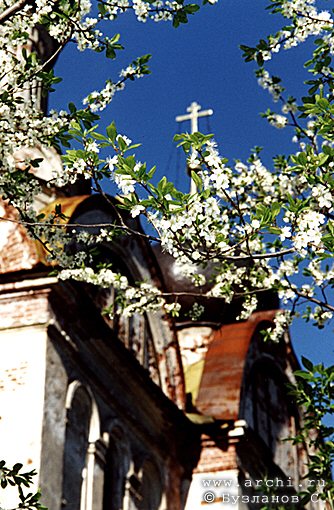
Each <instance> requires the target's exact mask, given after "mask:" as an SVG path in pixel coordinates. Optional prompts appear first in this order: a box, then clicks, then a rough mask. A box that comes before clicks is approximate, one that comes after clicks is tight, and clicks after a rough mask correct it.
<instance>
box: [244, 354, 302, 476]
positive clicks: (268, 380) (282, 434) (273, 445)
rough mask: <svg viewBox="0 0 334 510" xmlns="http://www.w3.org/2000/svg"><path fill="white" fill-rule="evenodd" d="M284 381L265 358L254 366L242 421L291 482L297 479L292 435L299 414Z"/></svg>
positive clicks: (246, 385)
mask: <svg viewBox="0 0 334 510" xmlns="http://www.w3.org/2000/svg"><path fill="white" fill-rule="evenodd" d="M287 382H288V381H287V378H286V377H285V376H284V374H283V373H281V372H280V370H279V369H278V367H277V366H276V365H275V364H274V362H273V361H272V360H270V359H268V358H266V357H264V358H262V359H261V360H259V361H257V362H255V363H254V365H253V366H252V368H251V370H250V372H249V374H248V376H247V378H246V381H245V389H246V391H245V394H244V402H243V409H244V411H243V416H242V417H243V418H245V419H246V421H247V423H248V424H249V425H250V426H251V427H252V428H253V429H254V431H255V432H256V433H257V434H258V435H259V436H260V437H261V439H262V440H263V441H264V442H265V443H266V445H267V446H268V447H269V448H270V450H271V452H272V455H273V460H274V462H275V463H276V464H277V465H279V466H281V467H283V468H284V472H285V473H286V474H287V475H288V476H291V477H292V478H293V479H295V478H298V475H297V472H298V466H297V464H298V462H297V452H296V447H295V446H293V445H292V444H291V442H289V441H286V439H287V438H289V437H292V436H293V435H295V431H296V419H297V415H298V412H297V410H296V409H294V406H293V405H292V403H291V400H290V398H289V395H288V388H287Z"/></svg>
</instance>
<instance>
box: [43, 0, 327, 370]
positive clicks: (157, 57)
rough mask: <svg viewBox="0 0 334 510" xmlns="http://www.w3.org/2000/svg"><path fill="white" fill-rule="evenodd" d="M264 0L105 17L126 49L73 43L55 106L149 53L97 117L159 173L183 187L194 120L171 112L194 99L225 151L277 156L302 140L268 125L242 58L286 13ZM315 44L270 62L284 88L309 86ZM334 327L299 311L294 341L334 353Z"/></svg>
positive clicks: (61, 66)
mask: <svg viewBox="0 0 334 510" xmlns="http://www.w3.org/2000/svg"><path fill="white" fill-rule="evenodd" d="M266 5H267V2H265V1H263V0H257V1H256V2H254V0H221V1H220V2H218V4H216V5H214V6H204V7H203V8H202V9H201V11H200V12H199V13H197V14H195V15H194V16H192V17H190V20H189V23H188V24H187V25H183V26H180V27H179V28H178V29H175V28H173V27H172V26H171V25H170V24H167V23H162V22H161V23H154V22H147V23H139V22H137V21H136V20H135V17H134V16H133V15H132V14H131V13H127V14H126V15H122V16H121V17H120V18H119V19H118V20H116V21H115V22H112V23H110V24H108V25H107V27H108V28H107V33H108V35H110V36H112V35H114V34H115V33H120V34H121V42H122V44H123V46H125V50H123V51H122V52H119V53H118V57H117V59H116V60H114V61H111V60H106V59H104V58H103V56H102V55H96V54H94V53H92V52H84V53H80V52H78V51H77V50H76V49H75V47H74V45H68V46H67V47H66V48H65V50H64V51H63V53H62V55H61V56H60V58H59V60H58V62H57V65H56V69H55V71H56V74H57V75H59V76H62V77H63V81H62V83H60V84H59V85H58V86H57V91H56V92H55V93H54V94H52V95H51V98H50V107H55V108H66V106H67V104H68V102H69V101H73V102H75V103H76V104H77V105H78V106H80V104H81V101H82V98H83V97H84V96H85V95H87V94H88V93H89V92H91V91H92V90H94V89H97V90H99V89H101V88H102V87H103V85H104V80H105V79H107V78H112V79H114V80H116V79H117V76H118V73H119V72H120V70H121V69H122V68H124V67H126V66H127V65H128V64H129V63H130V62H131V61H132V60H134V59H135V58H136V57H138V56H141V55H143V54H147V53H151V54H152V60H151V64H150V68H151V70H152V74H151V75H149V76H147V77H144V78H142V79H140V80H137V81H135V82H131V83H128V85H127V86H126V88H125V90H123V91H121V92H119V93H118V94H117V95H116V96H115V98H114V100H113V102H112V104H111V105H110V107H109V108H108V109H106V110H105V111H104V112H103V119H102V120H101V122H100V126H101V128H102V129H103V126H106V125H107V124H109V123H110V122H111V121H112V120H114V121H115V122H116V125H117V127H118V131H119V132H121V133H124V134H126V135H127V136H128V137H130V138H131V139H132V140H133V141H134V142H136V143H141V144H142V147H141V148H140V149H137V156H138V158H139V159H140V160H141V161H146V162H147V163H148V165H151V166H153V165H157V175H158V176H159V177H162V176H163V175H167V176H168V177H169V179H171V180H173V181H174V182H176V183H177V184H178V185H179V186H181V187H182V188H183V189H185V190H186V189H187V186H188V183H187V177H186V174H185V169H184V168H185V165H184V157H183V155H182V153H181V152H180V151H177V150H176V146H175V143H173V135H174V134H175V133H176V132H179V131H186V130H189V129H190V125H189V123H183V124H182V125H177V123H176V122H175V117H176V116H177V115H180V114H183V113H185V112H186V108H187V106H189V104H190V103H191V102H192V101H197V102H198V103H199V104H200V105H202V107H203V108H204V109H207V108H212V109H213V110H214V115H213V116H212V117H210V119H209V120H207V119H201V120H200V125H199V129H200V130H201V131H203V132H213V133H215V138H216V140H217V141H218V143H219V146H220V151H221V153H222V154H223V155H224V156H226V157H228V158H229V159H230V160H231V161H233V159H242V160H245V159H247V157H248V156H249V153H250V149H251V148H252V147H254V146H256V145H259V146H262V147H264V150H263V153H262V154H263V159H264V161H265V163H266V164H267V165H270V162H271V158H272V156H274V155H276V154H282V153H287V152H289V151H290V152H291V151H293V150H296V147H295V145H294V144H292V142H291V138H292V134H293V133H292V132H291V131H289V130H277V129H275V128H273V127H271V126H269V125H268V124H267V122H266V120H264V119H262V118H261V117H260V115H259V113H260V112H261V111H262V112H263V111H265V110H266V109H267V108H268V107H271V108H272V109H273V110H275V109H276V110H277V112H278V113H279V106H278V105H274V104H273V103H272V101H271V98H270V96H269V95H268V93H267V92H265V91H263V90H262V89H261V88H260V87H259V86H258V85H257V81H256V78H255V77H254V73H253V70H254V66H253V65H252V64H245V63H244V62H243V59H242V55H241V51H240V49H239V45H240V44H249V45H255V44H256V43H257V42H258V39H260V37H263V36H266V35H268V34H269V33H271V32H272V31H274V30H275V29H276V28H277V29H278V28H279V26H280V25H279V23H280V20H279V18H277V16H272V15H270V14H269V13H268V11H266V10H265V7H266ZM310 48H311V44H308V45H306V46H304V47H299V48H296V49H294V50H290V51H288V52H282V53H281V54H279V55H277V56H276V58H275V59H274V61H273V62H272V63H271V64H270V71H271V72H272V73H274V74H275V73H276V74H278V75H279V76H281V77H282V78H283V84H284V85H285V86H286V88H287V91H288V95H293V96H295V97H300V96H301V95H303V90H305V89H303V86H302V85H301V83H302V81H303V79H305V78H306V77H307V72H306V71H305V69H304V68H303V62H304V61H305V60H306V58H307V55H308V50H310ZM332 329H333V327H329V328H328V329H326V330H323V331H322V332H318V331H317V330H316V328H314V327H313V326H311V325H306V326H305V325H303V324H302V322H301V321H299V322H298V323H296V324H295V325H294V326H293V327H292V337H293V344H294V347H295V349H296V351H297V353H298V354H304V355H306V356H308V357H310V358H311V359H312V360H313V361H315V362H320V361H326V362H328V363H334V353H333V346H332V345H331V344H332V337H333V333H332Z"/></svg>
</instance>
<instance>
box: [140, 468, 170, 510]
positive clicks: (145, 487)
mask: <svg viewBox="0 0 334 510" xmlns="http://www.w3.org/2000/svg"><path fill="white" fill-rule="evenodd" d="M139 479H140V487H139V490H138V497H137V498H136V499H137V501H136V507H137V508H138V510H158V509H159V508H160V504H161V499H162V495H163V484H162V477H161V474H160V471H159V469H158V468H157V466H156V464H155V463H154V462H152V461H151V460H146V461H145V462H144V464H143V466H142V468H141V470H140V477H139Z"/></svg>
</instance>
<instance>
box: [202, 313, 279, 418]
mask: <svg viewBox="0 0 334 510" xmlns="http://www.w3.org/2000/svg"><path fill="white" fill-rule="evenodd" d="M275 314H276V311H274V310H269V311H264V312H256V313H254V314H253V315H252V316H251V317H250V319H249V320H248V321H245V322H237V323H234V324H227V325H224V326H222V327H221V328H220V329H219V330H217V331H216V332H215V333H214V335H213V339H212V342H211V343H210V345H209V349H208V352H207V354H206V358H205V364H204V370H203V375H202V379H201V383H200V387H199V392H198V398H197V400H196V408H197V409H198V411H200V412H201V413H202V414H205V415H209V416H212V417H214V418H216V419H222V420H237V419H238V416H239V407H240V391H241V386H242V380H243V374H244V368H245V363H246V358H247V352H248V349H249V346H250V344H251V340H252V338H253V335H254V333H255V331H256V329H257V326H258V325H259V324H260V323H261V322H272V320H273V318H274V316H275Z"/></svg>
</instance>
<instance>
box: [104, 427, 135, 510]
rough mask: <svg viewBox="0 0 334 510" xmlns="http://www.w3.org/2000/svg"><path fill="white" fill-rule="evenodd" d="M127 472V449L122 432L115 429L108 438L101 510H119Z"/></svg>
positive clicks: (123, 494) (121, 505)
mask: <svg viewBox="0 0 334 510" xmlns="http://www.w3.org/2000/svg"><path fill="white" fill-rule="evenodd" d="M128 471H129V454H128V448H127V445H126V443H125V441H124V437H123V434H122V431H121V430H120V429H118V428H115V429H114V430H113V431H112V432H111V434H110V436H109V445H108V449H107V452H106V459H105V469H104V487H103V510H121V509H122V508H123V501H124V496H125V484H126V477H127V474H128Z"/></svg>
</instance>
